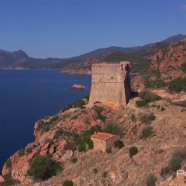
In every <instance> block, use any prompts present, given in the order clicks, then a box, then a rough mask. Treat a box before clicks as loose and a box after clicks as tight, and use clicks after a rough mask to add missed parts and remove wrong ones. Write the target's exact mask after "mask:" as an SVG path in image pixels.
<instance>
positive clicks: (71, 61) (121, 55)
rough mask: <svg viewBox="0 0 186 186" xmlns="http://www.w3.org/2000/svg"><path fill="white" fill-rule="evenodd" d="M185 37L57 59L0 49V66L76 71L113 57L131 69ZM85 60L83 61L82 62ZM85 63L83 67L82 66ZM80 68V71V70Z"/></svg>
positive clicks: (141, 66)
mask: <svg viewBox="0 0 186 186" xmlns="http://www.w3.org/2000/svg"><path fill="white" fill-rule="evenodd" d="M183 38H186V35H181V34H179V35H176V36H172V37H169V38H167V39H165V40H163V41H161V42H158V43H150V44H147V45H144V46H134V47H116V46H111V47H107V48H100V49H96V50H94V51H91V52H89V53H86V54H83V55H80V56H76V57H71V58H65V59H59V58H47V59H36V58H32V57H29V56H28V55H27V54H26V53H25V52H24V51H22V50H18V51H14V52H9V51H5V50H0V69H2V68H10V69H17V68H18V69H19V68H24V69H63V71H66V72H70V71H72V72H73V71H74V72H75V71H76V72H77V73H78V71H79V72H80V71H81V72H83V71H86V70H85V69H90V65H91V63H94V62H95V61H97V62H98V61H108V62H109V61H117V60H129V61H131V64H132V66H133V70H134V71H139V70H142V69H144V67H146V66H147V65H149V61H150V57H151V56H152V55H153V54H154V53H155V52H157V50H159V49H164V48H166V47H167V46H169V45H170V44H173V43H175V42H178V41H181V40H182V39H183ZM86 63H87V64H86ZM85 66H86V68H85ZM82 68H83V71H82Z"/></svg>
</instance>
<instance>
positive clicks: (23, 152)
mask: <svg viewBox="0 0 186 186" xmlns="http://www.w3.org/2000/svg"><path fill="white" fill-rule="evenodd" d="M18 155H19V157H21V156H23V155H25V149H21V150H19V151H18Z"/></svg>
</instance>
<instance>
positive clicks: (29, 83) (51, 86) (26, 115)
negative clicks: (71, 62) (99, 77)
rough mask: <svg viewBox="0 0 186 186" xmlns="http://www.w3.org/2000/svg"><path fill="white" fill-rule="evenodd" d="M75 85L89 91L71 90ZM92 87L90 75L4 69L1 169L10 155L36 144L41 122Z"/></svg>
mask: <svg viewBox="0 0 186 186" xmlns="http://www.w3.org/2000/svg"><path fill="white" fill-rule="evenodd" d="M73 84H82V85H84V86H86V87H87V89H86V90H83V91H80V90H74V89H71V88H70V87H71V86H72V85H73ZM90 86H91V77H90V75H69V74H63V73H61V72H60V71H57V70H0V170H1V169H2V166H3V164H4V163H5V162H6V160H7V158H9V156H10V155H12V154H13V153H14V152H16V151H18V150H19V149H21V148H24V147H25V146H26V145H27V144H28V143H31V142H32V141H34V135H33V132H34V123H35V122H36V121H37V120H39V119H42V118H44V117H45V116H49V115H54V114H56V113H58V112H59V111H60V110H61V109H63V108H64V107H65V106H67V105H69V104H71V103H73V102H75V101H76V100H78V99H81V98H83V97H84V96H86V95H88V94H89V93H90ZM0 174H1V173H0Z"/></svg>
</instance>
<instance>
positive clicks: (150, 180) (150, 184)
mask: <svg viewBox="0 0 186 186" xmlns="http://www.w3.org/2000/svg"><path fill="white" fill-rule="evenodd" d="M156 181H157V178H156V176H154V175H153V174H150V175H149V176H148V177H147V180H146V185H147V186H155V185H156Z"/></svg>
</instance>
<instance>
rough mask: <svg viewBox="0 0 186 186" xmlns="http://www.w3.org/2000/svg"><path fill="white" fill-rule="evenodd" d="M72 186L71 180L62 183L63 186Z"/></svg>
mask: <svg viewBox="0 0 186 186" xmlns="http://www.w3.org/2000/svg"><path fill="white" fill-rule="evenodd" d="M73 185H74V183H73V181H72V180H65V181H64V182H63V186H73Z"/></svg>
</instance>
